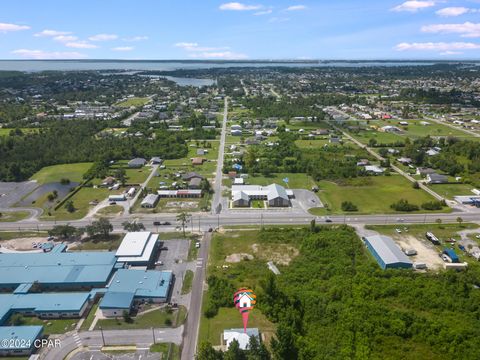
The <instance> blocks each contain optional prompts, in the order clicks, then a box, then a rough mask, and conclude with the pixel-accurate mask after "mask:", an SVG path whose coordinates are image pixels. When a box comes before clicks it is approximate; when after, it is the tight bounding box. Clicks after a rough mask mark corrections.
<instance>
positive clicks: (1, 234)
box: [0, 230, 48, 240]
mask: <svg viewBox="0 0 480 360" xmlns="http://www.w3.org/2000/svg"><path fill="white" fill-rule="evenodd" d="M44 236H45V237H46V236H48V233H47V232H46V231H30V230H27V231H0V240H11V239H16V238H30V237H44Z"/></svg>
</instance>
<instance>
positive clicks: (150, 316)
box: [95, 309, 179, 330]
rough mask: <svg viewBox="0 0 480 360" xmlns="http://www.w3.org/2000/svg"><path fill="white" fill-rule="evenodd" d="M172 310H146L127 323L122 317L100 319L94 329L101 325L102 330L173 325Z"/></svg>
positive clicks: (173, 312)
mask: <svg viewBox="0 0 480 360" xmlns="http://www.w3.org/2000/svg"><path fill="white" fill-rule="evenodd" d="M177 311H179V310H174V311H171V312H168V311H167V310H166V309H158V310H154V311H151V312H148V313H146V314H144V315H139V316H136V317H134V318H132V321H131V322H129V323H127V322H125V321H124V319H123V317H119V318H117V319H101V320H98V322H97V325H96V326H95V329H99V327H100V326H101V327H102V328H103V329H104V330H108V329H145V328H151V327H155V328H158V327H169V326H172V324H173V325H175V319H176V312H177Z"/></svg>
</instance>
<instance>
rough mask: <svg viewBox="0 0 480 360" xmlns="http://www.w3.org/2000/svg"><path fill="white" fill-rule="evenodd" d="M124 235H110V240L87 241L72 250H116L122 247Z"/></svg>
mask: <svg viewBox="0 0 480 360" xmlns="http://www.w3.org/2000/svg"><path fill="white" fill-rule="evenodd" d="M122 239H123V234H110V239H109V240H85V241H82V242H81V243H80V244H79V245H77V246H76V247H74V248H71V249H70V250H79V251H96V250H109V251H112V250H116V249H118V247H119V246H120V244H121V242H122Z"/></svg>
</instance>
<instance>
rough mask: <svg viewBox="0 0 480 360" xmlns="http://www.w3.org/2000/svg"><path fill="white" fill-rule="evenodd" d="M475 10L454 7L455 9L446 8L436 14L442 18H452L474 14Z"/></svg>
mask: <svg viewBox="0 0 480 360" xmlns="http://www.w3.org/2000/svg"><path fill="white" fill-rule="evenodd" d="M474 11H475V10H474V9H469V8H466V7H463V6H453V7H446V8H443V9H440V10H437V11H436V12H435V13H436V14H437V15H440V16H444V17H451V16H460V15H463V14H466V13H469V12H474Z"/></svg>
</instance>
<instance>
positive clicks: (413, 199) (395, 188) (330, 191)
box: [311, 175, 448, 215]
mask: <svg viewBox="0 0 480 360" xmlns="http://www.w3.org/2000/svg"><path fill="white" fill-rule="evenodd" d="M318 185H319V188H320V192H319V193H318V194H319V196H320V198H321V199H322V201H323V203H324V204H326V205H328V210H329V212H330V213H332V214H344V213H345V212H343V211H342V209H341V204H342V202H343V201H351V202H353V203H354V204H355V205H356V206H357V207H358V212H354V213H349V214H375V213H376V214H388V213H396V211H395V210H393V209H391V208H390V205H391V204H392V203H394V202H397V201H399V200H401V199H406V200H408V201H409V202H410V203H412V204H416V205H419V206H420V205H421V204H422V203H424V202H427V201H432V200H434V198H433V197H432V196H431V195H429V194H428V193H426V192H425V191H423V190H420V189H413V187H412V184H411V183H410V182H409V181H408V180H406V179H405V178H404V177H402V176H400V175H391V176H370V177H362V178H355V179H351V180H349V181H348V183H347V184H346V185H338V184H336V183H333V182H329V181H320V182H319V184H318ZM318 211H321V212H322V214H323V210H322V209H321V208H320V209H312V210H311V212H312V214H314V215H317V212H318ZM421 211H423V212H425V210H421ZM444 211H448V209H447V208H445V209H444Z"/></svg>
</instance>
